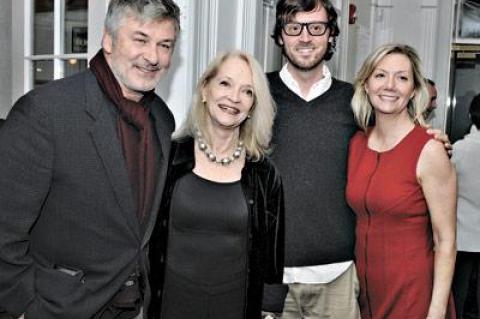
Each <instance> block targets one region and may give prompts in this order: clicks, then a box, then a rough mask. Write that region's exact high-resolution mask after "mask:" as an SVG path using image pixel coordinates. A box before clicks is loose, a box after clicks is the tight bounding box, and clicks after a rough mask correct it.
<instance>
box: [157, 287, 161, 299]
mask: <svg viewBox="0 0 480 319" xmlns="http://www.w3.org/2000/svg"><path fill="white" fill-rule="evenodd" d="M161 296H162V290H161V289H158V290H157V297H158V298H160V297H161Z"/></svg>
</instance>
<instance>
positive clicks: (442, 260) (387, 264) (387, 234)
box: [346, 44, 456, 319]
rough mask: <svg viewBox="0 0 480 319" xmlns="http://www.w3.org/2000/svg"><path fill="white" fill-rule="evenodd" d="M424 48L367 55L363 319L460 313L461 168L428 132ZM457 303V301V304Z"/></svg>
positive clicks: (351, 190)
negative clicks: (455, 299)
mask: <svg viewBox="0 0 480 319" xmlns="http://www.w3.org/2000/svg"><path fill="white" fill-rule="evenodd" d="M427 103H428V93H427V89H426V85H425V82H424V76H423V75H422V73H421V71H420V61H419V58H418V55H417V53H416V52H415V50H414V49H413V48H411V47H409V46H406V45H400V44H388V45H384V46H381V47H379V48H377V49H376V50H375V51H374V52H373V53H371V55H370V56H369V57H368V58H367V59H366V61H365V62H364V64H363V66H362V67H361V69H360V71H359V73H358V76H357V79H356V81H355V93H354V97H353V99H352V108H353V112H354V115H355V118H356V121H357V123H358V125H359V127H360V128H361V129H362V130H361V131H359V132H357V134H356V135H354V137H353V138H352V140H351V142H350V148H349V161H348V182H347V191H346V196H347V201H348V203H349V205H350V206H351V207H352V208H353V210H354V211H355V213H356V215H357V225H356V247H355V255H356V266H357V270H358V276H359V281H360V297H359V301H360V309H361V313H362V318H375V319H380V318H388V319H404V318H409V319H414V318H418V319H425V318H429V319H433V318H435V319H439V318H454V317H455V315H454V309H453V304H452V303H451V301H452V300H451V299H450V295H451V294H450V286H451V282H452V276H453V270H454V264H455V221H456V216H455V205H456V175H455V171H454V169H453V168H452V165H451V164H450V161H449V159H448V156H447V153H446V151H445V148H444V146H443V145H442V143H440V142H438V141H436V140H434V139H432V137H431V136H429V135H428V134H427V133H426V129H425V127H424V125H425V122H424V118H423V116H422V113H423V112H424V110H425V108H426V106H427ZM449 302H450V303H449Z"/></svg>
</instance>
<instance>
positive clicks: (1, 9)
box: [0, 1, 12, 118]
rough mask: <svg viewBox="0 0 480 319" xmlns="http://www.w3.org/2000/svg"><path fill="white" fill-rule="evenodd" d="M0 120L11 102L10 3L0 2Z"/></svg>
mask: <svg viewBox="0 0 480 319" xmlns="http://www.w3.org/2000/svg"><path fill="white" fill-rule="evenodd" d="M0 30H2V32H0V48H1V57H0V74H1V76H0V118H5V117H6V116H7V113H8V111H9V110H10V107H11V101H12V80H11V76H12V64H11V59H10V57H11V55H12V50H11V48H12V31H11V30H12V2H11V1H0Z"/></svg>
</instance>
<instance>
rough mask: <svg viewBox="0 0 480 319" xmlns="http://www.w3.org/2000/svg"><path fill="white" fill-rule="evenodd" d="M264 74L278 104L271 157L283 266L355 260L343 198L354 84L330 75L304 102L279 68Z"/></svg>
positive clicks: (351, 225)
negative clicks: (323, 88) (277, 180)
mask: <svg viewBox="0 0 480 319" xmlns="http://www.w3.org/2000/svg"><path fill="white" fill-rule="evenodd" d="M267 76H268V79H269V82H270V89H271V92H272V95H273V97H274V99H275V102H276V103H277V107H278V110H277V112H278V113H277V117H276V120H275V128H274V138H273V154H272V157H273V159H274V161H275V163H276V165H277V167H278V168H279V170H280V173H281V175H282V178H283V184H284V191H285V226H286V229H285V232H286V233H285V266H287V267H291V266H309V265H323V264H329V263H336V262H342V261H347V260H353V250H354V238H355V237H354V235H355V234H354V232H355V218H354V214H353V213H352V211H351V210H350V209H349V207H348V206H347V203H346V202H345V185H346V179H347V174H346V170H347V155H348V143H349V140H350V137H351V136H352V135H353V133H354V132H355V131H356V130H357V126H356V125H355V122H354V118H353V113H352V111H351V108H350V101H351V98H352V95H353V88H352V85H351V84H349V83H346V82H342V81H339V80H336V79H333V81H332V86H331V87H330V89H329V90H328V91H327V92H325V93H324V94H322V95H321V96H319V97H317V98H316V99H314V100H312V101H310V102H306V101H304V100H303V99H301V98H300V97H299V96H297V95H296V94H295V93H293V92H292V91H290V89H288V88H287V87H286V86H285V84H284V83H283V81H282V80H281V79H280V76H279V73H278V72H273V73H269V74H267Z"/></svg>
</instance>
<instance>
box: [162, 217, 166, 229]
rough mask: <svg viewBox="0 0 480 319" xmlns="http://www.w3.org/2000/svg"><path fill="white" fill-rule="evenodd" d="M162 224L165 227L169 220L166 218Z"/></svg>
mask: <svg viewBox="0 0 480 319" xmlns="http://www.w3.org/2000/svg"><path fill="white" fill-rule="evenodd" d="M162 226H163V227H167V220H166V219H164V220H163V221H162Z"/></svg>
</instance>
